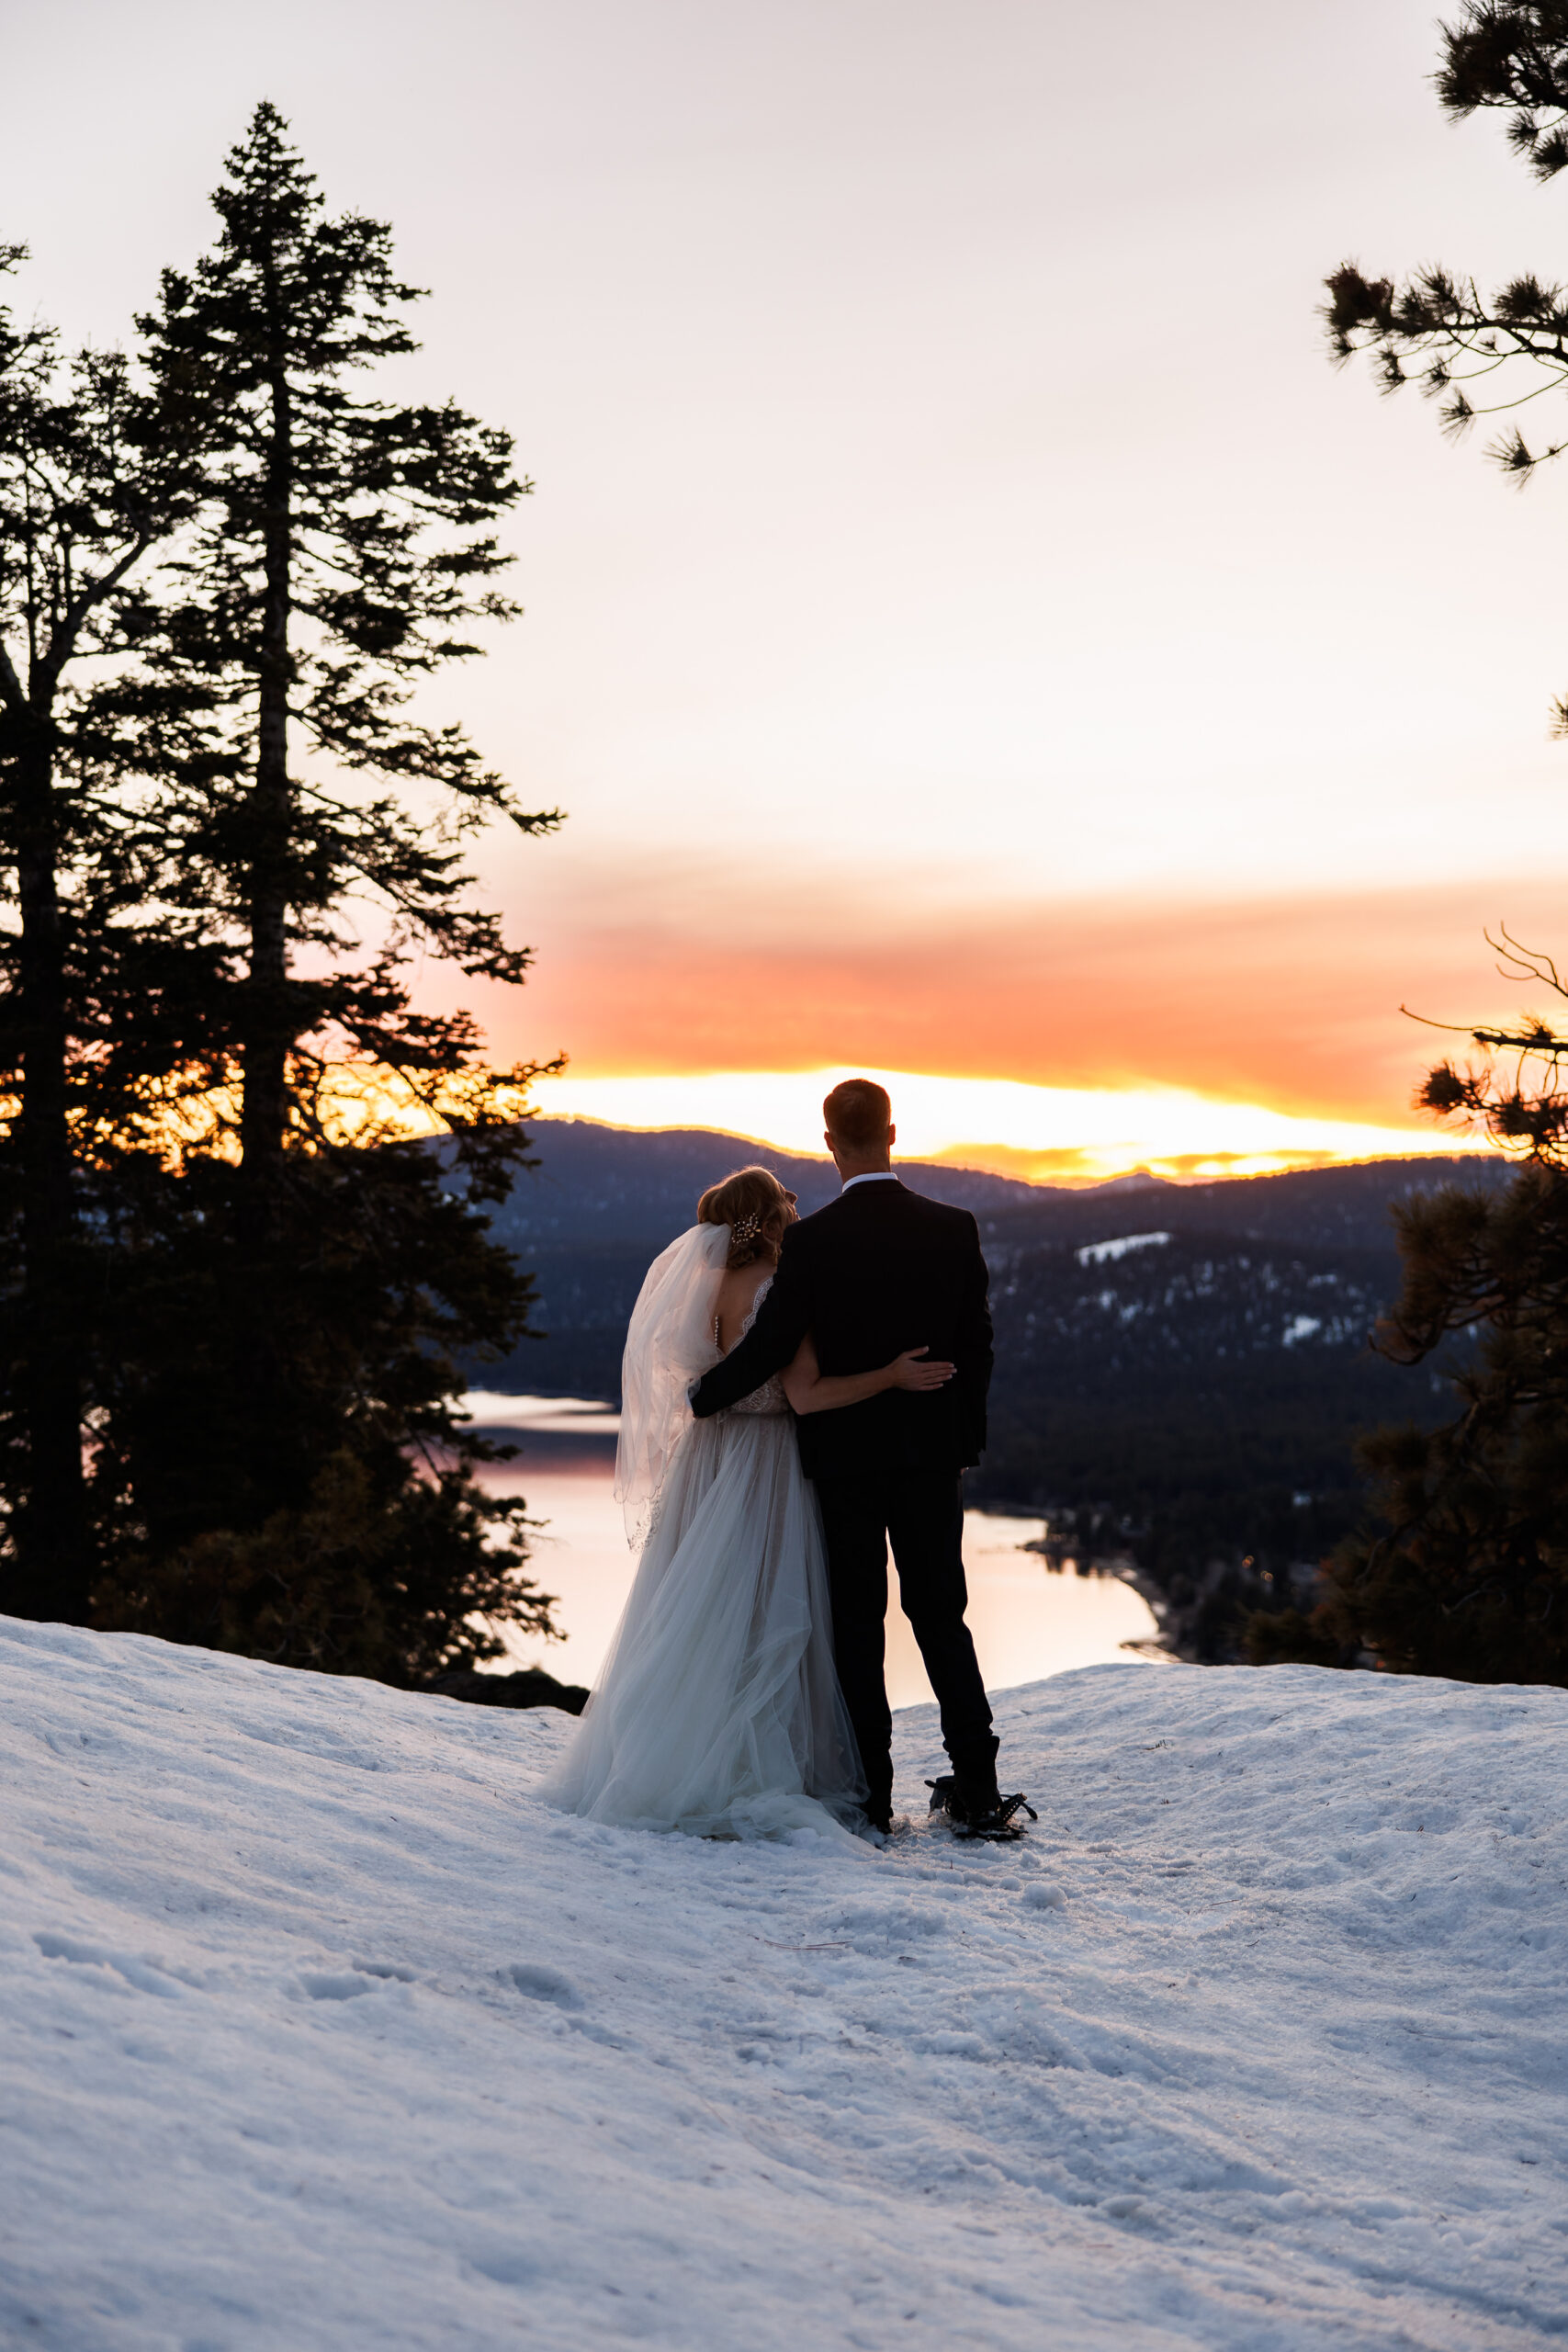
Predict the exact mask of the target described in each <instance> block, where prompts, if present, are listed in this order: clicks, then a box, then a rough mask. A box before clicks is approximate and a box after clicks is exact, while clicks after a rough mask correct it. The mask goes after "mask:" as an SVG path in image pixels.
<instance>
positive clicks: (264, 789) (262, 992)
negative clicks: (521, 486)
mask: <svg viewBox="0 0 1568 2352" xmlns="http://www.w3.org/2000/svg"><path fill="white" fill-rule="evenodd" d="M293 458H294V453H293V433H292V419H291V417H290V414H289V402H288V379H287V377H286V376H285V374H284V372H283V370H282V368H278V370H277V372H276V375H275V377H274V379H273V387H272V447H271V450H270V452H269V457H268V464H267V485H266V518H265V531H266V538H265V589H264V595H263V603H262V628H261V671H260V708H259V712H258V716H257V726H256V780H255V783H254V786H253V787H252V794H251V813H252V818H253V825H252V833H251V845H250V850H251V869H250V906H249V919H250V931H251V942H250V947H251V953H250V972H249V978H248V983H247V996H248V999H249V1005H248V1018H247V1021H246V1035H245V1069H244V1099H243V1109H242V1113H241V1130H240V1135H241V1147H242V1153H243V1161H244V1168H245V1173H246V1178H247V1183H246V1191H247V1193H251V1194H252V1197H253V1201H254V1202H255V1203H257V1204H258V1205H259V1201H260V1198H261V1197H262V1196H265V1195H271V1194H275V1193H276V1184H277V1180H278V1177H279V1175H280V1173H281V1162H282V1159H283V1142H284V1136H285V1134H286V1133H287V1130H288V1049H289V1047H290V1046H291V1045H292V1043H293V1036H292V1034H291V1033H292V1023H291V1020H290V1017H289V1004H288V869H289V849H290V846H291V839H290V837H291V834H292V831H293V822H292V820H293V809H292V807H291V805H290V794H289V785H288V684H289V662H288V612H289V560H290V556H291V553H292V547H291V539H292V528H291V522H292V517H291V511H290V510H291V494H292V489H293ZM270 1224H271V1216H270V1214H265V1215H263V1216H261V1218H260V1220H259V1225H260V1228H261V1229H265V1228H266V1227H269V1226H270ZM258 1238H260V1236H259V1231H258Z"/></svg>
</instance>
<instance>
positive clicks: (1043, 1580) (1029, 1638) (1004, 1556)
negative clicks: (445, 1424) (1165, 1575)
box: [468, 1395, 1158, 1707]
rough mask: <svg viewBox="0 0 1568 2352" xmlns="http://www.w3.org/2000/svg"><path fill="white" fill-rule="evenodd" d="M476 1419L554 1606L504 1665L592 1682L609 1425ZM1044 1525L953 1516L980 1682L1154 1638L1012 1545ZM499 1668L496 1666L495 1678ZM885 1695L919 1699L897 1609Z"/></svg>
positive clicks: (619, 1578)
mask: <svg viewBox="0 0 1568 2352" xmlns="http://www.w3.org/2000/svg"><path fill="white" fill-rule="evenodd" d="M468 1401H469V1405H470V1408H471V1409H472V1410H473V1414H474V1418H475V1419H476V1420H477V1421H479V1422H481V1423H482V1424H484V1425H485V1426H486V1427H487V1429H488V1430H489V1431H490V1432H491V1434H493V1435H495V1436H497V1437H504V1438H506V1439H508V1440H510V1441H511V1442H513V1443H514V1444H516V1445H518V1446H519V1447H520V1448H521V1451H520V1453H519V1454H518V1458H517V1459H516V1461H514V1462H509V1463H505V1464H491V1465H489V1466H487V1467H481V1470H480V1473H479V1476H480V1483H481V1484H482V1485H483V1486H484V1487H485V1488H486V1489H487V1490H488V1491H489V1492H490V1493H491V1494H496V1495H521V1496H522V1497H523V1498H525V1501H526V1503H527V1506H528V1513H529V1516H530V1518H531V1519H534V1520H537V1521H543V1522H544V1524H543V1525H542V1526H541V1527H540V1528H539V1529H538V1530H537V1532H536V1534H535V1535H534V1536H533V1538H532V1543H533V1559H532V1562H531V1573H532V1574H533V1576H534V1578H535V1580H536V1582H537V1583H538V1584H539V1585H541V1586H542V1587H543V1588H544V1589H545V1590H546V1591H547V1592H552V1593H554V1594H555V1595H556V1596H557V1598H558V1602H559V1607H558V1609H557V1611H556V1617H557V1621H558V1623H559V1625H560V1626H561V1629H562V1631H563V1633H564V1634H565V1635H566V1639H565V1640H564V1641H560V1642H542V1641H540V1640H539V1639H538V1638H537V1637H536V1636H534V1637H525V1636H523V1635H521V1634H513V1635H512V1636H510V1637H509V1642H508V1647H509V1650H510V1651H511V1653H512V1658H511V1661H510V1662H513V1663H515V1664H517V1665H520V1666H542V1667H545V1668H547V1670H548V1671H549V1672H550V1673H551V1674H553V1675H555V1676H556V1677H557V1678H558V1680H560V1681H562V1682H585V1683H591V1682H592V1679H593V1678H594V1676H595V1675H596V1674H597V1672H598V1670H599V1667H600V1664H601V1661H602V1660H603V1658H604V1652H605V1650H606V1649H607V1647H608V1646H609V1641H610V1636H611V1634H613V1633H614V1631H615V1623H616V1620H617V1619H618V1618H619V1616H620V1613H621V1610H622V1607H623V1605H624V1603H625V1601H626V1593H627V1590H628V1589H629V1587H630V1584H631V1580H632V1576H633V1573H634V1571H635V1567H636V1562H635V1561H634V1559H633V1557H632V1555H631V1552H630V1551H629V1550H628V1548H627V1545H626V1529H625V1526H624V1525H623V1522H622V1519H621V1508H620V1505H619V1504H618V1503H617V1502H616V1501H615V1498H614V1496H613V1495H612V1493H611V1491H610V1488H611V1480H612V1477H613V1476H614V1469H615V1416H614V1414H611V1413H606V1412H605V1411H604V1408H602V1407H600V1406H596V1405H592V1404H589V1403H583V1402H581V1401H580V1400H578V1399H576V1398H572V1397H497V1396H490V1395H477V1396H475V1397H471V1398H470V1399H469V1400H468ZM1043 1533H1044V1521H1043V1520H1038V1519H1022V1518H1019V1519H1014V1518H1010V1517H1003V1516H1001V1515H999V1514H997V1513H993V1512H988V1511H969V1512H967V1513H966V1514H965V1517H964V1565H965V1568H966V1570H967V1574H968V1582H969V1625H970V1629H971V1631H972V1632H973V1634H974V1636H975V1646H976V1651H977V1652H978V1654H979V1659H980V1670H981V1672H982V1674H983V1675H984V1676H985V1679H986V1683H987V1688H988V1689H990V1690H993V1691H999V1690H1007V1689H1009V1688H1010V1687H1011V1686H1013V1685H1015V1684H1017V1683H1020V1682H1035V1681H1038V1680H1040V1679H1041V1678H1042V1677H1043V1676H1045V1675H1048V1674H1063V1673H1066V1671H1067V1670H1068V1668H1072V1667H1077V1666H1099V1665H1102V1664H1105V1663H1107V1662H1109V1661H1112V1660H1115V1661H1120V1662H1122V1663H1125V1662H1126V1660H1127V1659H1128V1658H1129V1657H1137V1656H1138V1655H1139V1654H1138V1653H1137V1652H1136V1651H1129V1650H1128V1649H1126V1648H1124V1647H1123V1645H1124V1644H1125V1643H1128V1642H1141V1641H1148V1642H1152V1641H1157V1639H1158V1627H1157V1626H1156V1623H1155V1620H1154V1616H1153V1613H1152V1611H1150V1609H1149V1606H1148V1603H1147V1602H1146V1601H1145V1600H1144V1598H1143V1596H1142V1595H1141V1594H1140V1593H1137V1592H1134V1590H1133V1589H1132V1587H1131V1586H1130V1585H1125V1584H1123V1583H1122V1581H1121V1579H1120V1578H1119V1577H1098V1576H1089V1577H1080V1576H1077V1575H1074V1574H1073V1573H1071V1572H1070V1571H1069V1572H1067V1573H1066V1574H1063V1573H1059V1572H1057V1573H1054V1572H1052V1571H1051V1570H1049V1569H1048V1568H1047V1567H1046V1566H1045V1563H1044V1560H1043V1558H1042V1556H1041V1555H1040V1554H1039V1553H1037V1552H1029V1551H1026V1550H1024V1549H1023V1548H1022V1547H1023V1546H1024V1545H1025V1544H1028V1543H1030V1542H1031V1541H1032V1540H1033V1539H1035V1538H1038V1537H1040V1536H1042V1535H1043ZM503 1670H504V1669H503ZM887 1694H888V1697H889V1699H890V1700H891V1702H892V1703H893V1705H894V1706H896V1707H911V1706H917V1705H919V1704H920V1703H921V1702H923V1701H927V1700H929V1699H930V1698H931V1686H930V1684H929V1683H928V1682H927V1680H926V1674H925V1668H924V1667H923V1666H922V1665H921V1663H920V1654H919V1650H918V1649H917V1648H916V1646H915V1640H914V1635H913V1634H911V1632H910V1630H909V1625H908V1619H907V1618H906V1617H905V1616H904V1614H903V1611H901V1610H900V1609H899V1608H898V1607H897V1602H896V1601H895V1603H894V1604H893V1605H892V1606H891V1607H890V1608H889V1610H888V1613H887Z"/></svg>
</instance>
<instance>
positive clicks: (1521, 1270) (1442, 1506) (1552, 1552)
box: [1248, 933, 1568, 1683]
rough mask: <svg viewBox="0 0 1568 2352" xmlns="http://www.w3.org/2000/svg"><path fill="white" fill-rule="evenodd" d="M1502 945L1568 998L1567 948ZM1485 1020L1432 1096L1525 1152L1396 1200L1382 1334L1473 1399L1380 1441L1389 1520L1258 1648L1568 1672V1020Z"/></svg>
mask: <svg viewBox="0 0 1568 2352" xmlns="http://www.w3.org/2000/svg"><path fill="white" fill-rule="evenodd" d="M1495 944H1499V945H1500V946H1501V947H1502V948H1503V950H1504V952H1505V954H1506V956H1507V957H1508V961H1509V964H1510V966H1511V968H1512V970H1513V971H1514V973H1515V974H1516V976H1517V977H1521V978H1523V977H1529V978H1534V979H1536V980H1538V981H1540V983H1542V984H1543V985H1544V986H1545V987H1547V988H1549V989H1553V990H1554V991H1555V992H1556V993H1557V994H1558V995H1559V996H1562V997H1565V998H1568V987H1565V986H1564V984H1563V982H1562V979H1561V978H1560V977H1559V975H1558V972H1557V969H1556V967H1555V966H1554V965H1553V964H1552V962H1551V959H1550V958H1549V957H1547V956H1536V955H1533V954H1531V953H1530V952H1529V951H1528V950H1526V949H1523V948H1521V947H1519V946H1518V945H1517V943H1515V942H1513V941H1512V940H1510V939H1509V938H1508V935H1507V934H1506V933H1504V936H1503V939H1502V941H1501V942H1499V943H1495ZM1471 1035H1472V1043H1473V1045H1474V1046H1476V1047H1477V1048H1478V1058H1477V1059H1476V1060H1475V1061H1474V1062H1473V1063H1472V1064H1471V1065H1469V1066H1467V1067H1465V1068H1463V1069H1459V1068H1456V1067H1455V1065H1454V1063H1453V1062H1452V1061H1451V1060H1445V1061H1443V1062H1441V1063H1439V1064H1438V1067H1437V1068H1436V1069H1433V1070H1432V1071H1431V1072H1429V1074H1428V1076H1427V1080H1426V1082H1425V1084H1424V1085H1423V1087H1422V1089H1421V1091H1420V1094H1419V1097H1418V1100H1419V1102H1420V1103H1422V1105H1423V1106H1424V1107H1425V1108H1426V1109H1427V1110H1428V1111H1431V1112H1433V1113H1435V1114H1438V1116H1441V1117H1445V1118H1449V1119H1451V1120H1456V1121H1457V1122H1459V1123H1460V1124H1461V1125H1462V1126H1464V1127H1467V1128H1469V1129H1471V1130H1472V1131H1473V1130H1476V1129H1479V1130H1480V1131H1481V1132H1483V1133H1484V1134H1486V1135H1488V1136H1491V1138H1492V1139H1493V1140H1494V1141H1495V1142H1496V1143H1498V1144H1500V1145H1502V1146H1504V1147H1505V1148H1508V1149H1510V1150H1513V1151H1516V1152H1518V1153H1521V1154H1523V1155H1524V1159H1523V1165H1522V1166H1521V1167H1520V1169H1519V1170H1518V1173H1517V1175H1516V1176H1515V1178H1514V1179H1513V1181H1512V1182H1511V1183H1510V1184H1509V1185H1508V1186H1507V1187H1506V1189H1505V1190H1504V1191H1503V1192H1502V1193H1472V1192H1467V1191H1465V1190H1463V1189H1462V1188H1460V1187H1453V1186H1450V1187H1447V1188H1445V1189H1443V1190H1442V1191H1439V1192H1437V1193H1432V1194H1430V1195H1428V1196H1427V1197H1426V1198H1424V1199H1419V1200H1416V1201H1415V1202H1412V1203H1410V1204H1407V1205H1404V1206H1402V1207H1399V1208H1397V1209H1396V1210H1395V1212H1394V1216H1395V1222H1396V1225H1397V1227H1398V1232H1399V1245H1400V1254H1401V1258H1402V1260H1403V1264H1404V1285H1403V1290H1402V1294H1401V1296H1400V1299H1399V1301H1398V1304H1397V1305H1396V1306H1395V1307H1394V1308H1393V1311H1392V1313H1391V1314H1390V1315H1389V1316H1388V1317H1386V1318H1385V1320H1384V1321H1383V1323H1382V1325H1381V1326H1380V1328H1379V1331H1378V1335H1377V1344H1378V1346H1379V1348H1380V1350H1381V1351H1382V1353H1383V1354H1384V1355H1386V1356H1388V1357H1389V1358H1391V1359H1392V1360H1393V1362H1395V1363H1404V1364H1407V1365H1410V1366H1426V1365H1429V1364H1432V1363H1437V1364H1438V1366H1439V1370H1440V1374H1442V1376H1446V1377H1447V1378H1448V1379H1449V1381H1450V1384H1451V1386H1452V1390H1453V1395H1454V1401H1455V1405H1456V1407H1457V1408H1458V1409H1457V1411H1456V1413H1455V1415H1454V1417H1453V1418H1452V1419H1450V1420H1449V1421H1447V1422H1446V1423H1444V1424H1443V1425H1442V1426H1441V1427H1439V1428H1438V1429H1436V1430H1425V1429H1418V1428H1416V1427H1415V1426H1414V1425H1413V1424H1411V1425H1407V1426H1404V1427H1393V1428H1385V1429H1381V1430H1375V1431H1373V1432H1372V1434H1371V1436H1370V1437H1368V1438H1366V1439H1364V1440H1363V1441H1362V1443H1361V1446H1360V1448H1359V1453H1360V1459H1361V1463H1362V1466H1363V1468H1364V1469H1365V1470H1366V1471H1367V1472H1368V1473H1369V1474H1370V1475H1371V1478H1372V1480H1373V1482H1374V1487H1375V1493H1376V1500H1377V1509H1378V1516H1379V1518H1380V1519H1381V1521H1382V1527H1381V1528H1378V1529H1365V1530H1363V1531H1361V1532H1358V1533H1357V1534H1356V1535H1354V1536H1352V1537H1351V1538H1350V1539H1349V1540H1348V1542H1347V1543H1345V1544H1342V1545H1341V1546H1340V1547H1339V1549H1338V1550H1337V1552H1336V1553H1335V1555H1333V1556H1332V1557H1331V1558H1330V1559H1329V1560H1328V1561H1327V1562H1326V1563H1325V1572H1324V1588H1325V1589H1324V1597H1323V1599H1322V1600H1321V1601H1320V1602H1319V1604H1318V1605H1317V1607H1316V1608H1315V1609H1314V1611H1312V1612H1311V1614H1310V1615H1303V1614H1301V1613H1298V1612H1294V1611H1290V1612H1283V1613H1281V1614H1279V1615H1269V1614H1261V1615H1258V1616H1255V1617H1254V1618H1253V1619H1252V1620H1251V1623H1250V1625H1249V1629H1248V1652H1249V1655H1250V1656H1251V1657H1252V1658H1253V1660H1254V1662H1255V1663H1257V1664H1260V1665H1262V1664H1271V1663H1275V1662H1278V1661H1280V1660H1281V1659H1285V1658H1298V1659H1304V1660H1307V1661H1310V1662H1313V1663H1316V1664H1321V1665H1355V1664H1371V1663H1375V1664H1378V1665H1381V1666H1382V1667H1385V1668H1391V1669H1393V1670H1394V1671H1396V1672H1401V1673H1418V1674H1442V1675H1451V1676H1454V1677H1455V1678H1457V1679H1461V1680H1465V1681H1476V1682H1497V1681H1503V1682H1553V1683H1568V1097H1565V1096H1564V1094H1563V1092H1562V1073H1563V1071H1564V1069H1568V1036H1562V1035H1558V1034H1557V1033H1556V1032H1555V1031H1554V1030H1553V1029H1552V1028H1551V1024H1550V1023H1548V1022H1546V1021H1544V1020H1542V1019H1540V1016H1538V1015H1535V1014H1528V1015H1526V1016H1525V1018H1524V1019H1523V1020H1521V1021H1520V1022H1519V1023H1517V1026H1516V1027H1515V1028H1513V1029H1507V1030H1501V1029H1477V1030H1475V1031H1472V1033H1471ZM1472 1339H1473V1344H1470V1343H1471V1342H1472ZM1445 1350H1449V1351H1450V1352H1451V1351H1454V1350H1458V1351H1460V1360H1459V1361H1458V1362H1451V1363H1447V1364H1445V1362H1444V1354H1443V1351H1445Z"/></svg>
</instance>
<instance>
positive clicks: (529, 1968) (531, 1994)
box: [496, 1960, 582, 2009]
mask: <svg viewBox="0 0 1568 2352" xmlns="http://www.w3.org/2000/svg"><path fill="white" fill-rule="evenodd" d="M496 1973H497V1975H498V1976H499V1977H500V1978H501V1981H502V1984H503V1985H511V1986H512V1988H513V1991H514V1992H517V1993H522V1994H523V1995H525V1997H526V1998H527V1999H528V2000H530V2001H548V2002H550V2003H552V2004H553V2006H554V2007H556V2008H558V2009H580V2008H581V2007H582V1996H581V1993H580V1992H579V1991H578V1989H577V1987H576V1985H574V1984H573V1983H572V1981H571V1979H570V1976H563V1975H562V1974H561V1973H560V1970H559V1969H558V1968H541V1967H540V1966H538V1965H537V1963H536V1962H533V1961H526V1960H514V1961H513V1962H510V1963H509V1965H508V1966H506V1967H505V1968H502V1969H498V1970H497V1971H496Z"/></svg>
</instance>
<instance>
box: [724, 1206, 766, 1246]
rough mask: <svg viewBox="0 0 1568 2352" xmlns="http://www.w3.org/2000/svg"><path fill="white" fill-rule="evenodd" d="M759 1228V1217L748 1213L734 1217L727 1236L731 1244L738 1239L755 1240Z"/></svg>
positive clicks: (760, 1227)
mask: <svg viewBox="0 0 1568 2352" xmlns="http://www.w3.org/2000/svg"><path fill="white" fill-rule="evenodd" d="M761 1229H762V1221H761V1217H756V1216H751V1215H750V1213H748V1214H747V1215H746V1216H738V1217H737V1218H736V1220H735V1223H734V1224H733V1225H732V1226H731V1227H730V1228H729V1238H730V1241H731V1243H732V1244H733V1243H735V1242H738V1241H755V1239H756V1238H757V1236H758V1234H759V1233H760V1232H761Z"/></svg>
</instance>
